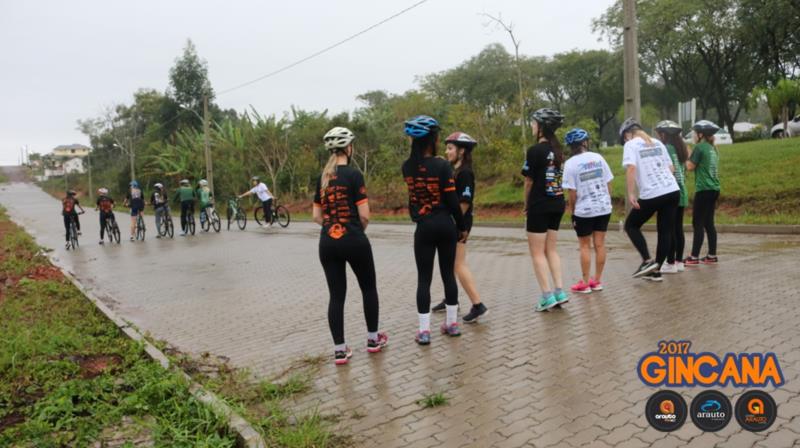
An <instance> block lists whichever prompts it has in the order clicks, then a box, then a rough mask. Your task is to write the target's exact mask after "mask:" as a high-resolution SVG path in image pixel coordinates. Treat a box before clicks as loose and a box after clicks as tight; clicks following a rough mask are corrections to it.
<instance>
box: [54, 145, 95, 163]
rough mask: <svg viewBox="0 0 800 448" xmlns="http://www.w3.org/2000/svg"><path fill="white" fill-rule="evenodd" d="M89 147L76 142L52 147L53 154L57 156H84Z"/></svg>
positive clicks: (86, 154)
mask: <svg viewBox="0 0 800 448" xmlns="http://www.w3.org/2000/svg"><path fill="white" fill-rule="evenodd" d="M89 151H90V148H89V147H88V146H84V145H79V144H77V143H75V144H72V145H59V146H56V147H55V148H53V156H55V157H58V158H65V159H66V158H74V157H80V158H84V157H86V156H88V155H89Z"/></svg>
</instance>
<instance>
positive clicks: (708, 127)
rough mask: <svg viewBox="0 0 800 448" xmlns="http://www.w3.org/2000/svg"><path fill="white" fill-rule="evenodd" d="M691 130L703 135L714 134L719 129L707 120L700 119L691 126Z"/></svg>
mask: <svg viewBox="0 0 800 448" xmlns="http://www.w3.org/2000/svg"><path fill="white" fill-rule="evenodd" d="M692 130H693V131H695V132H699V133H701V134H703V135H714V134H716V133H717V131H719V126H717V125H716V124H714V123H713V122H711V121H708V120H700V121H698V122H697V123H695V124H694V126H692Z"/></svg>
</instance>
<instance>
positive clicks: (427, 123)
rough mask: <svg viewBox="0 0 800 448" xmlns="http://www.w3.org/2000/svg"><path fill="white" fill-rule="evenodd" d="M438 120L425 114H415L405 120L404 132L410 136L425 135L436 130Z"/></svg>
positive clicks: (418, 136) (437, 129) (437, 128)
mask: <svg viewBox="0 0 800 448" xmlns="http://www.w3.org/2000/svg"><path fill="white" fill-rule="evenodd" d="M439 129H441V128H440V127H439V122H438V121H436V119H434V118H432V117H429V116H427V115H417V116H416V117H413V118H410V119H408V120H406V122H405V133H406V135H408V136H409V137H411V138H420V137H425V136H426V135H428V134H430V133H432V132H438V131H439Z"/></svg>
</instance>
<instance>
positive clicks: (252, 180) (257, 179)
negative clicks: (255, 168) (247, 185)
mask: <svg viewBox="0 0 800 448" xmlns="http://www.w3.org/2000/svg"><path fill="white" fill-rule="evenodd" d="M260 180H261V179H260V178H259V177H258V176H253V177H251V178H250V182H258V181H260Z"/></svg>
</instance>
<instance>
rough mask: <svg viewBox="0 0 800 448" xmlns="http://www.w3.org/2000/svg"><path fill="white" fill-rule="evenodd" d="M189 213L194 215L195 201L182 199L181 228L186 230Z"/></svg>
mask: <svg viewBox="0 0 800 448" xmlns="http://www.w3.org/2000/svg"><path fill="white" fill-rule="evenodd" d="M189 215H194V201H193V200H191V199H190V200H188V201H181V230H183V231H184V232H186V223H187V222H188V221H189V220H188V218H189Z"/></svg>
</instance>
